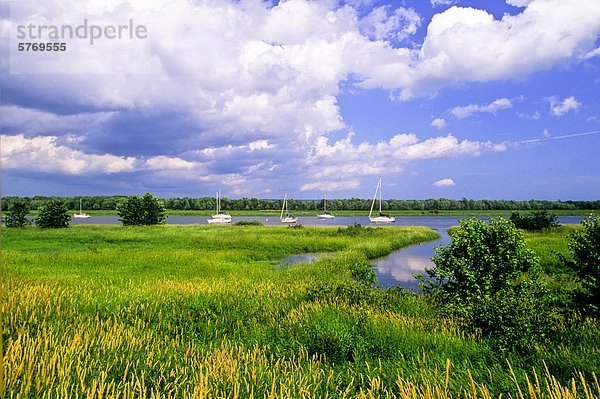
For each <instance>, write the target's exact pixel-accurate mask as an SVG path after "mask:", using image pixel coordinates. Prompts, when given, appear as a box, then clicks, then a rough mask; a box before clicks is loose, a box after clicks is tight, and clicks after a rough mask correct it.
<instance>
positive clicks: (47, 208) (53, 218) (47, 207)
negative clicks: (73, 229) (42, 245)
mask: <svg viewBox="0 0 600 399" xmlns="http://www.w3.org/2000/svg"><path fill="white" fill-rule="evenodd" d="M70 220H71V216H70V215H69V211H68V209H67V206H66V205H65V203H64V202H62V201H60V200H55V199H51V200H49V201H46V202H45V203H44V204H43V205H42V206H40V207H39V208H38V215H37V217H36V218H35V219H34V222H35V224H36V225H37V226H38V227H41V228H52V229H58V228H63V227H69V221H70Z"/></svg>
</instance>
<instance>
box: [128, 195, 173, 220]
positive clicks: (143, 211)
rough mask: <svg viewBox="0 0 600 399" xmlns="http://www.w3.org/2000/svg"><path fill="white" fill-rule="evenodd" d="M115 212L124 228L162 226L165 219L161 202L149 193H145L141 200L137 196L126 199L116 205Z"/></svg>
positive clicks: (165, 212) (165, 214) (165, 215)
mask: <svg viewBox="0 0 600 399" xmlns="http://www.w3.org/2000/svg"><path fill="white" fill-rule="evenodd" d="M117 212H118V213H119V220H120V221H121V222H122V223H123V225H124V226H149V225H154V224H162V223H164V222H165V220H166V219H167V211H166V209H165V206H164V204H163V202H162V201H161V200H159V199H158V198H156V197H154V196H153V195H152V194H150V193H146V194H145V195H144V196H143V197H142V198H140V197H138V196H137V195H132V196H130V197H127V199H125V201H123V202H121V203H120V204H119V205H117Z"/></svg>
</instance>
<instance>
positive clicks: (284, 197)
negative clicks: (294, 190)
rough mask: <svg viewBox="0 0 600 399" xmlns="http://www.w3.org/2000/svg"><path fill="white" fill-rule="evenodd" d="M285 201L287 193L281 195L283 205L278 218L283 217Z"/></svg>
mask: <svg viewBox="0 0 600 399" xmlns="http://www.w3.org/2000/svg"><path fill="white" fill-rule="evenodd" d="M286 202H287V193H286V194H285V195H284V196H283V206H282V207H281V215H280V216H279V219H283V211H284V210H285V203H286Z"/></svg>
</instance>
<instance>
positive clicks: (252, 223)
mask: <svg viewBox="0 0 600 399" xmlns="http://www.w3.org/2000/svg"><path fill="white" fill-rule="evenodd" d="M233 225H234V226H264V225H263V224H262V222H259V221H258V220H240V221H239V222H235V223H234V224H233Z"/></svg>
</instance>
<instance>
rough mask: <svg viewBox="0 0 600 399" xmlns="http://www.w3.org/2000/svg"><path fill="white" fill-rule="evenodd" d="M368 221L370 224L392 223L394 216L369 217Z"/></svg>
mask: <svg viewBox="0 0 600 399" xmlns="http://www.w3.org/2000/svg"><path fill="white" fill-rule="evenodd" d="M369 220H370V221H371V223H394V222H395V221H396V218H395V217H394V216H371V217H369Z"/></svg>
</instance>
